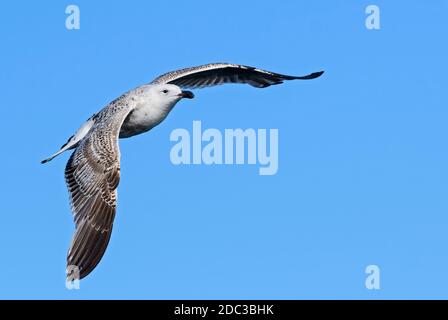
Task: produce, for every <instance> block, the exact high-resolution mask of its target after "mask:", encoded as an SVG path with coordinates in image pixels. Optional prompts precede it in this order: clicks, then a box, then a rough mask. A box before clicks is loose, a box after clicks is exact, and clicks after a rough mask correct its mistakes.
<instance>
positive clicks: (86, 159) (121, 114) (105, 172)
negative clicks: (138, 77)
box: [65, 100, 130, 279]
mask: <svg viewBox="0 0 448 320" xmlns="http://www.w3.org/2000/svg"><path fill="white" fill-rule="evenodd" d="M129 112H130V107H128V106H127V104H126V103H124V102H123V101H120V100H118V101H114V102H113V103H111V104H110V105H109V106H107V107H106V108H105V109H103V110H102V111H101V112H100V113H99V114H98V116H97V119H96V122H95V125H94V126H93V127H92V129H91V130H90V132H89V134H88V135H87V136H86V137H85V138H84V139H83V140H81V142H80V143H79V145H78V147H77V148H76V150H75V151H74V152H73V154H72V155H71V157H70V159H69V161H68V162H67V165H66V169H65V179H66V183H67V188H68V190H69V195H70V203H71V206H72V211H73V216H74V221H75V224H76V231H75V234H74V236H73V240H72V243H71V246H70V249H69V251H68V254H67V266H76V267H77V268H78V269H79V272H80V278H81V279H82V278H84V277H85V276H87V275H88V274H89V273H90V272H91V271H92V270H93V269H94V268H95V267H96V265H97V264H98V263H99V261H100V260H101V258H102V256H103V255H104V252H105V251H106V248H107V245H108V243H109V240H110V236H111V234H112V228H113V221H114V218H115V213H116V201H117V190H116V189H117V187H118V184H119V181H120V150H119V146H118V137H119V132H120V128H121V126H122V124H123V121H124V119H125V118H126V116H127V115H128V114H129ZM68 270H72V271H73V270H74V269H73V267H72V268H70V269H68Z"/></svg>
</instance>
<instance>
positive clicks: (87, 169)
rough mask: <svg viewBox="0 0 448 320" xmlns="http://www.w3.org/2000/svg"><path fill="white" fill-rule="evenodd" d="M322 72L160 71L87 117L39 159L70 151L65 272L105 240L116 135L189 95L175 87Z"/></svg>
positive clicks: (147, 124) (88, 266)
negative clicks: (71, 227) (70, 223)
mask: <svg viewBox="0 0 448 320" xmlns="http://www.w3.org/2000/svg"><path fill="white" fill-rule="evenodd" d="M322 73H323V72H317V73H312V74H310V75H307V76H303V77H293V76H286V75H281V74H278V73H273V72H269V71H265V70H261V69H256V68H253V67H247V66H242V65H235V64H227V63H218V64H208V65H203V66H198V67H193V68H187V69H182V70H178V71H174V72H169V73H166V74H164V75H162V76H160V77H158V78H156V79H155V80H154V81H153V82H151V83H150V84H146V85H143V86H140V87H138V88H136V89H133V90H131V91H129V92H127V93H125V94H123V95H122V96H121V97H119V98H117V99H116V100H114V101H112V102H111V103H110V104H108V105H107V106H106V107H104V108H103V109H102V110H101V111H99V112H98V113H96V114H95V115H93V116H92V117H90V118H89V119H88V120H87V121H86V122H85V123H84V124H83V125H81V127H80V128H79V129H78V131H77V132H76V133H75V134H74V135H73V136H72V137H70V138H69V140H68V141H67V143H66V144H64V145H63V146H62V147H61V149H60V150H59V151H58V152H57V153H55V154H54V155H52V156H51V157H49V158H48V159H46V160H44V161H42V163H45V162H48V161H50V160H52V159H53V158H54V157H56V156H58V155H59V154H61V153H63V152H64V151H66V150H71V149H75V151H74V152H73V154H72V155H71V157H70V159H69V161H68V163H67V166H66V169H65V179H66V183H67V187H68V189H69V193H70V202H71V206H72V211H73V214H74V220H75V224H76V232H75V235H74V237H73V241H72V244H71V246H70V249H69V252H68V255H67V266H68V267H69V266H70V269H68V270H70V272H73V270H76V268H77V269H78V270H79V272H80V274H79V275H80V278H83V277H85V276H86V275H88V274H89V273H90V272H91V271H92V270H93V269H94V268H95V267H96V265H97V264H98V262H99V261H100V259H101V258H102V256H103V254H104V252H105V250H106V247H107V244H108V242H109V239H110V236H111V232H112V226H113V220H114V217H115V211H116V199H117V192H116V189H117V187H118V183H119V180H120V151H119V146H118V139H119V138H129V137H132V136H134V135H138V134H141V133H144V132H146V131H148V130H151V129H152V128H154V127H155V126H157V125H158V124H159V123H161V122H162V121H163V120H164V119H165V118H166V117H167V115H168V114H169V112H170V111H171V110H172V109H173V107H174V106H175V105H176V103H177V102H179V101H180V100H181V99H182V98H189V99H191V98H193V93H191V92H190V91H182V90H181V88H203V87H206V86H214V85H219V84H223V83H247V84H250V85H251V86H254V87H257V88H264V87H268V86H270V85H274V84H280V83H282V82H283V81H284V80H294V79H302V80H307V79H314V78H317V77H319V76H320V75H321V74H322Z"/></svg>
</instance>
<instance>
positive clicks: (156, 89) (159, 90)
mask: <svg viewBox="0 0 448 320" xmlns="http://www.w3.org/2000/svg"><path fill="white" fill-rule="evenodd" d="M148 89H149V92H148V93H149V94H150V95H151V98H152V99H153V100H158V101H159V102H160V103H162V104H176V103H177V102H178V101H179V100H181V99H183V98H187V99H193V98H194V94H193V92H191V91H185V90H182V89H181V88H180V87H178V86H176V85H174V84H158V85H151V86H150V88H148Z"/></svg>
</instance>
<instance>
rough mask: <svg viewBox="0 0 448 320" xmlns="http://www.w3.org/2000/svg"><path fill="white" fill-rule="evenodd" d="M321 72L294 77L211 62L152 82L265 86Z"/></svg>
mask: <svg viewBox="0 0 448 320" xmlns="http://www.w3.org/2000/svg"><path fill="white" fill-rule="evenodd" d="M322 73H323V71H320V72H314V73H311V74H308V75H306V76H299V77H296V76H288V75H284V74H280V73H275V72H271V71H267V70H262V69H258V68H254V67H249V66H244V65H239V64H230V63H211V64H205V65H201V66H197V67H192V68H186V69H181V70H176V71H172V72H168V73H165V74H164V75H162V76H160V77H158V78H156V79H155V80H154V81H153V82H152V84H162V83H169V84H175V85H178V86H179V87H182V88H190V89H195V88H204V87H211V86H217V85H221V84H224V83H247V84H249V85H251V86H253V87H257V88H265V87H269V86H271V85H275V84H280V83H283V81H285V80H296V79H298V80H309V79H315V78H317V77H319V76H320V75H322Z"/></svg>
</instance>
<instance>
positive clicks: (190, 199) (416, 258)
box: [0, 0, 448, 299]
mask: <svg viewBox="0 0 448 320" xmlns="http://www.w3.org/2000/svg"><path fill="white" fill-rule="evenodd" d="M73 3H74V4H77V5H78V6H79V7H80V10H81V29H80V30H78V31H68V30H66V28H65V18H66V14H65V7H66V6H67V5H69V4H72V2H66V1H58V3H56V2H54V3H52V4H49V3H46V4H45V5H44V4H42V3H40V2H39V3H37V2H34V1H33V2H32V1H14V2H8V3H3V4H2V6H1V10H0V39H1V44H0V46H1V59H0V67H1V68H0V69H1V72H0V88H1V89H0V90H1V115H2V125H1V126H0V137H1V145H2V156H1V159H0V164H1V168H2V179H1V184H0V195H1V199H2V200H1V201H0V214H1V221H2V222H1V224H0V248H1V249H0V298H57V299H60V298H68V299H78V298H138V299H140V298H149V299H156V298H236V299H238V298H273V299H277V298H285V299H296V298H363V299H378V298H448V274H447V270H448V197H447V195H448V151H447V148H446V145H447V140H446V137H447V133H448V132H447V131H448V129H447V118H448V109H447V107H448V105H447V102H446V100H447V99H446V96H447V95H446V86H447V74H448V70H447V69H448V68H447V60H446V57H447V56H448V50H447V42H446V37H447V31H448V27H447V24H446V14H447V12H448V4H447V2H446V1H430V2H429V1H379V0H376V1H342V0H340V1H264V2H263V1H257V2H243V1H225V2H220V3H218V2H214V3H213V4H212V3H211V2H210V1H207V2H206V1H204V2H199V1H188V2H187V1H182V2H181V1H179V2H178V3H175V2H170V3H165V2H162V1H160V2H157V1H127V2H126V4H116V3H113V2H110V1H101V2H100V1H75V2H73ZM369 4H376V5H378V6H379V7H380V9H381V30H379V31H371V30H367V29H366V28H365V25H364V21H365V18H366V14H365V13H364V11H365V8H366V6H367V5H369ZM216 61H228V62H234V63H242V64H248V65H254V66H257V67H261V68H265V69H268V70H273V71H277V72H283V73H289V74H299V75H300V74H306V73H309V72H313V71H318V70H322V69H323V70H325V71H326V73H325V74H324V76H323V77H321V78H320V79H318V80H314V81H308V82H297V81H296V82H289V83H286V84H284V85H281V86H276V87H271V88H268V89H264V90H258V89H254V88H252V87H249V86H236V85H233V86H222V87H216V88H211V89H207V90H197V91H196V92H195V93H196V99H195V100H191V101H190V100H188V101H182V102H181V103H179V105H178V106H177V107H176V108H175V110H174V111H173V112H172V113H171V114H170V116H169V117H168V118H167V119H166V121H165V122H163V123H162V124H161V125H160V126H159V127H157V128H156V129H154V130H152V131H151V132H149V133H147V134H144V135H141V136H138V137H135V138H133V139H128V140H122V141H121V149H122V180H121V184H120V186H119V208H118V213H117V217H116V221H115V227H114V233H113V236H112V240H111V242H110V244H109V248H108V250H107V252H106V254H105V256H104V258H103V260H102V261H101V263H100V265H99V266H98V267H97V269H96V270H95V271H94V272H93V273H92V274H91V275H90V276H89V277H88V278H86V279H85V280H83V281H82V282H81V290H77V291H76V290H72V291H69V290H67V289H66V288H65V258H66V252H67V248H68V245H69V243H70V240H71V237H72V232H73V230H74V226H73V222H72V217H71V213H70V208H69V204H68V195H67V191H66V188H65V183H64V178H63V170H64V166H65V163H66V161H67V159H68V156H69V155H68V154H64V155H63V156H61V157H60V158H57V159H56V160H55V161H54V162H51V163H50V164H49V165H45V166H44V165H41V164H40V163H39V161H40V160H41V159H42V158H44V157H45V156H48V155H49V154H51V153H52V152H54V151H55V150H57V149H58V148H59V147H60V145H61V144H63V143H64V142H65V141H66V139H67V138H68V137H69V136H70V135H71V134H72V133H73V132H74V131H75V130H76V129H77V128H78V126H79V125H80V124H81V123H82V122H83V121H84V120H86V119H87V118H88V117H89V116H90V115H92V114H93V113H94V112H95V111H97V110H99V109H101V108H102V107H103V106H104V105H106V104H107V103H108V102H110V101H111V100H113V99H114V98H116V97H117V96H119V95H120V94H122V93H123V92H125V91H127V90H129V89H131V88H134V87H136V86H138V85H141V84H143V83H146V82H149V81H150V80H152V79H153V78H154V77H155V76H157V75H159V74H161V73H163V72H166V71H169V70H173V69H177V68H180V67H187V66H193V65H197V64H203V63H208V62H216ZM193 120H201V121H202V124H203V127H204V128H218V129H222V130H223V129H225V128H254V129H257V128H268V129H269V128H278V130H279V139H280V141H279V144H280V146H279V148H280V149H279V171H278V174H277V175H275V176H259V175H258V167H257V166H253V165H243V166H225V165H222V166H205V165H202V166H174V165H172V164H171V162H170V159H169V152H170V148H171V146H172V145H173V143H172V142H170V141H169V135H170V132H171V131H172V130H173V129H175V128H187V129H190V128H191V126H192V121H193ZM370 264H376V265H378V266H379V267H380V269H381V289H380V290H378V291H369V290H367V289H366V288H365V285H364V281H365V278H366V275H365V273H364V269H365V267H366V266H367V265H370Z"/></svg>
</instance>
